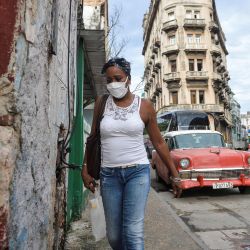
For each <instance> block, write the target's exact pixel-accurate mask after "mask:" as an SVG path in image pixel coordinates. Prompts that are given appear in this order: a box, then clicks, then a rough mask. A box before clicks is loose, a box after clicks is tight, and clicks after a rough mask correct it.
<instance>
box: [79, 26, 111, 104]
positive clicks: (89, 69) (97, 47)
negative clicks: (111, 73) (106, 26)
mask: <svg viewBox="0 0 250 250" xmlns="http://www.w3.org/2000/svg"><path fill="white" fill-rule="evenodd" d="M80 37H82V38H83V40H84V51H85V77H84V92H83V95H84V98H86V99H88V98H95V97H96V95H103V94H104V93H106V91H107V90H106V86H105V83H106V80H105V78H104V76H103V75H102V73H101V70H102V67H103V65H104V63H105V62H106V51H105V31H104V30H85V29H84V30H81V31H80Z"/></svg>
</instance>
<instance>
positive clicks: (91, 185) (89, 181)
mask: <svg viewBox="0 0 250 250" xmlns="http://www.w3.org/2000/svg"><path fill="white" fill-rule="evenodd" d="M82 180H83V184H84V187H86V188H87V189H89V190H90V191H91V192H92V193H94V192H95V186H96V185H97V184H96V182H95V179H94V178H93V177H91V176H90V175H89V174H88V172H87V170H86V169H85V166H84V167H83V170H82Z"/></svg>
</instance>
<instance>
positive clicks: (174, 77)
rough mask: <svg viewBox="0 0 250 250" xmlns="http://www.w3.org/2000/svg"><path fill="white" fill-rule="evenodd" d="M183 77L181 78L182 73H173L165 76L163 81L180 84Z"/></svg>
mask: <svg viewBox="0 0 250 250" xmlns="http://www.w3.org/2000/svg"><path fill="white" fill-rule="evenodd" d="M180 79H181V77H180V72H171V73H168V74H165V76H164V78H163V80H164V82H167V83H168V82H178V81H180Z"/></svg>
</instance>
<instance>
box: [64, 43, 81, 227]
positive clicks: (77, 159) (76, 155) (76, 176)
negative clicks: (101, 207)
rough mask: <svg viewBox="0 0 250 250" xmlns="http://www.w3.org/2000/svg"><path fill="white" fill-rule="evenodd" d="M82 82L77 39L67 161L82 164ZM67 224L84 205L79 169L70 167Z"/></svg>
mask: <svg viewBox="0 0 250 250" xmlns="http://www.w3.org/2000/svg"><path fill="white" fill-rule="evenodd" d="M83 83H84V47H83V40H82V39H80V40H79V44H78V48H77V84H76V90H75V111H76V112H74V113H75V114H74V123H73V126H72V127H73V130H72V132H73V134H72V136H71V140H70V154H69V162H70V163H71V164H75V165H79V166H82V163H83V153H84V152H83V145H84V142H83ZM67 194H68V196H67V224H69V223H70V222H71V221H72V220H77V219H79V218H80V217H81V212H82V209H83V206H84V197H83V183H82V178H81V169H79V168H78V169H70V170H69V175H68V193H67Z"/></svg>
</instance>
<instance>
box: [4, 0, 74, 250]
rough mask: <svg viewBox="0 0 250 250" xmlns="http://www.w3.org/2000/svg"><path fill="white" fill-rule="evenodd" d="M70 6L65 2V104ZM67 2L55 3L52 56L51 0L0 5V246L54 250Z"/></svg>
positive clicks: (21, 0)
mask: <svg viewBox="0 0 250 250" xmlns="http://www.w3.org/2000/svg"><path fill="white" fill-rule="evenodd" d="M54 1H56V0H54ZM77 2H78V1H77V0H72V14H71V30H70V32H71V43H70V75H69V80H70V86H71V88H70V91H69V92H70V95H71V100H72V93H73V89H72V86H73V83H74V81H75V80H76V72H75V69H76V67H75V65H76V32H77V29H76V27H77ZM69 3H70V0H57V7H58V40H57V54H56V55H51V53H50V51H51V43H52V41H51V35H52V30H53V27H52V20H51V17H52V4H53V0H44V1H38V0H19V1H18V0H16V1H14V0H6V1H1V3H0V23H1V24H2V23H4V25H1V28H0V29H1V30H0V33H1V35H2V37H5V38H6V41H4V42H3V41H2V39H1V42H0V51H1V52H0V61H1V67H0V246H4V247H5V246H6V247H7V245H9V248H10V249H51V248H52V245H53V240H54V228H53V223H54V205H55V193H56V190H55V189H56V175H55V168H56V157H57V138H58V133H59V126H60V124H61V123H63V124H64V125H65V126H66V127H67V126H68V101H67V91H68V89H67V76H68V75H67V62H68V61H67V60H68V47H69V46H68V32H69V29H68V24H69V9H70V8H69ZM2 26H4V28H2ZM71 106H72V105H71ZM7 232H9V234H8V233H7ZM0 249H1V247H0Z"/></svg>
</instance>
